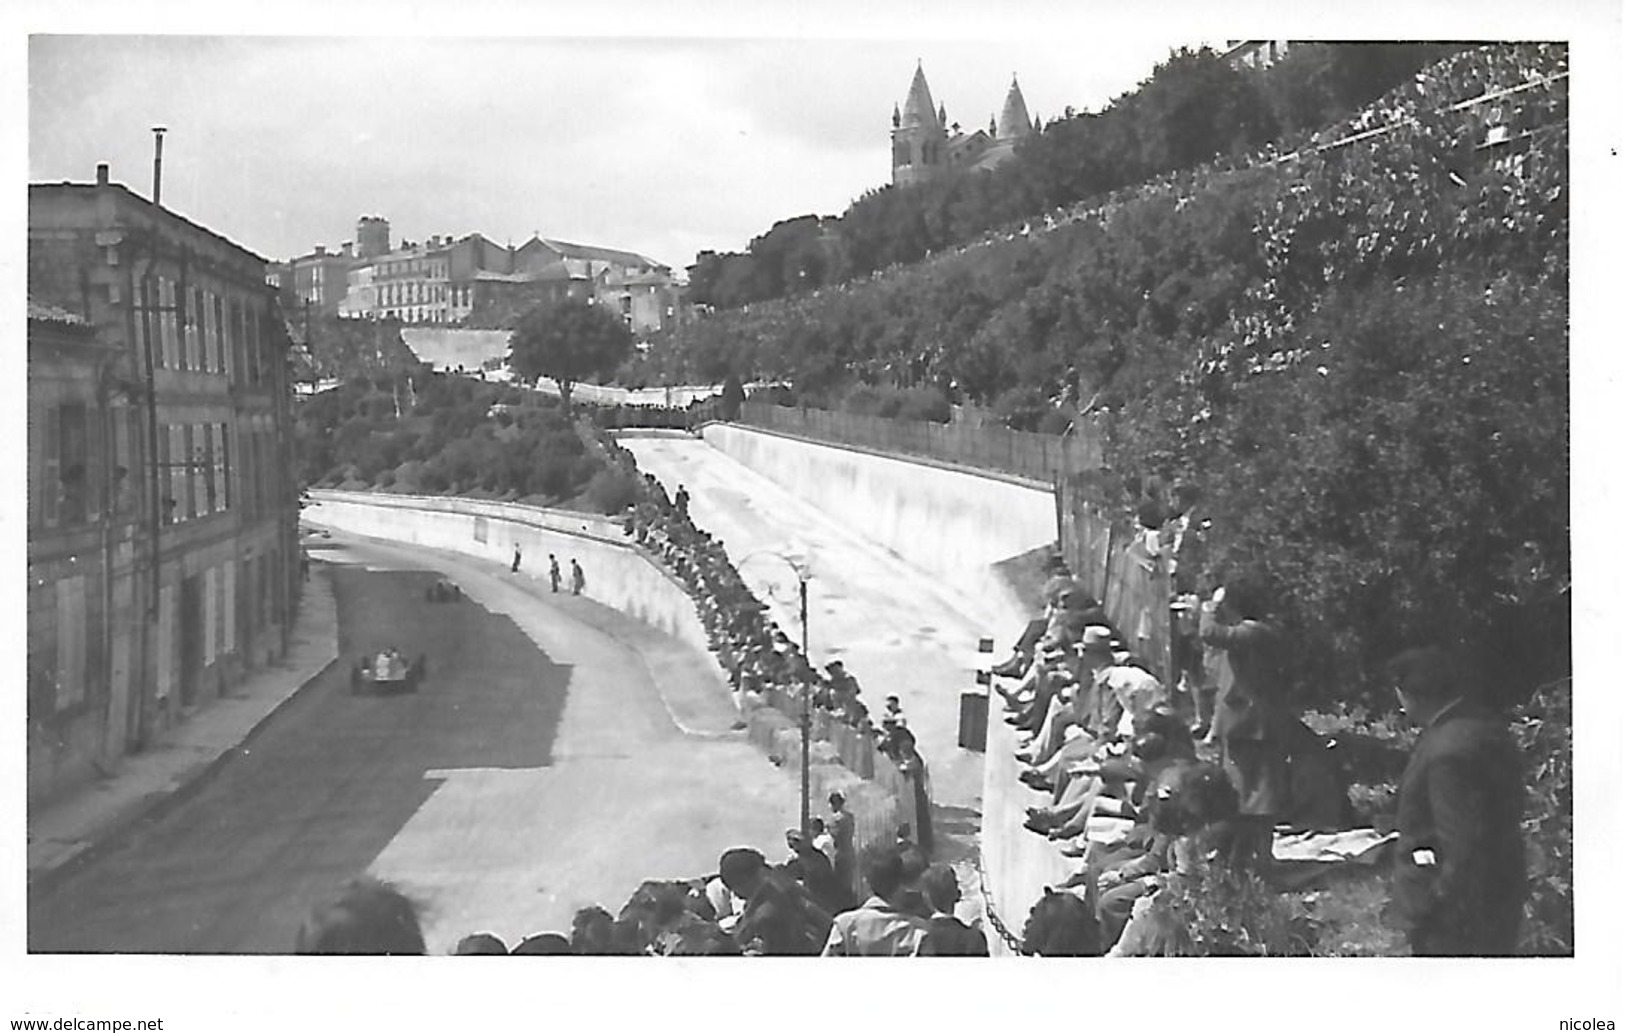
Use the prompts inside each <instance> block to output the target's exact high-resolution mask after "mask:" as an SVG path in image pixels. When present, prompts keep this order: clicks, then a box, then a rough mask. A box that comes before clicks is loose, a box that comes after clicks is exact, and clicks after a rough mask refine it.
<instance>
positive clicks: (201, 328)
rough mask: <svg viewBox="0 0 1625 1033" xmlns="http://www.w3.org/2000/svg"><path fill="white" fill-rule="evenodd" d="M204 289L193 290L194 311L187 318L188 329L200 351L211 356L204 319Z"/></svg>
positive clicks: (195, 288)
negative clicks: (195, 339)
mask: <svg viewBox="0 0 1625 1033" xmlns="http://www.w3.org/2000/svg"><path fill="white" fill-rule="evenodd" d="M203 313H204V304H203V288H202V287H194V288H192V310H191V312H190V313H188V316H187V320H186V323H187V327H188V329H189V330H190V332H191V335H192V336H194V337H196V338H197V342H198V350H199V351H201V352H202V353H203V354H204V355H208V354H209V338H208V335H207V331H208V324H207V323H206V322H204V319H203Z"/></svg>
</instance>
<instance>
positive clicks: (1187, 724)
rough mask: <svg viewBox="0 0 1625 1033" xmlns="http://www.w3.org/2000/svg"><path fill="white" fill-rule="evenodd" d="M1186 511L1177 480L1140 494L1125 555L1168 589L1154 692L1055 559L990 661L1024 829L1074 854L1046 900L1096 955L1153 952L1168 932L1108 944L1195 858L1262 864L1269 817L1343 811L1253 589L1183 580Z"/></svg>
mask: <svg viewBox="0 0 1625 1033" xmlns="http://www.w3.org/2000/svg"><path fill="white" fill-rule="evenodd" d="M1199 502H1200V495H1199V493H1198V492H1196V491H1195V490H1194V489H1192V488H1191V487H1189V486H1186V485H1183V484H1181V485H1175V486H1174V488H1173V489H1172V491H1171V492H1169V493H1168V497H1167V498H1163V497H1161V495H1160V493H1150V494H1148V495H1147V496H1146V498H1145V499H1144V500H1143V501H1142V504H1141V506H1140V508H1139V517H1140V525H1141V537H1140V538H1139V539H1137V540H1136V541H1135V542H1134V543H1133V545H1132V546H1131V548H1132V549H1133V550H1134V551H1135V552H1136V554H1137V555H1139V556H1141V557H1142V558H1143V559H1144V560H1145V562H1148V563H1151V564H1157V565H1162V566H1163V567H1164V568H1165V570H1166V573H1167V575H1168V579H1167V582H1166V583H1167V584H1169V585H1170V586H1171V588H1172V590H1173V592H1174V596H1173V598H1172V599H1170V600H1168V602H1169V604H1170V606H1171V608H1172V610H1173V612H1174V614H1175V617H1174V619H1173V621H1172V625H1173V629H1174V635H1173V647H1174V648H1173V649H1172V661H1173V662H1172V664H1171V669H1170V671H1169V672H1168V673H1169V676H1170V677H1171V678H1172V679H1173V684H1172V685H1165V684H1164V682H1163V680H1162V678H1161V677H1159V674H1158V672H1159V671H1161V670H1162V665H1160V664H1157V663H1154V662H1150V661H1148V660H1147V659H1146V658H1142V657H1138V656H1136V655H1134V653H1133V651H1132V650H1131V649H1129V647H1128V646H1127V645H1126V642H1127V641H1128V639H1127V638H1126V637H1125V636H1124V635H1122V634H1121V633H1120V632H1119V631H1118V629H1117V628H1116V627H1114V626H1113V624H1112V622H1111V620H1110V619H1108V616H1107V614H1106V612H1105V610H1104V608H1103V607H1102V605H1101V604H1100V602H1099V601H1098V600H1096V599H1094V598H1093V597H1091V596H1090V595H1089V594H1088V593H1087V591H1086V590H1085V587H1084V585H1083V584H1081V583H1080V582H1078V581H1077V580H1075V579H1074V578H1073V577H1071V576H1070V574H1069V573H1068V572H1067V571H1066V569H1065V565H1064V563H1062V562H1061V561H1060V560H1059V559H1054V560H1052V561H1051V566H1050V572H1051V577H1050V579H1049V580H1048V582H1047V583H1046V585H1045V587H1044V612H1043V614H1042V615H1041V616H1040V617H1038V618H1036V619H1034V620H1033V621H1032V622H1031V623H1030V624H1029V625H1028V626H1027V628H1026V629H1025V631H1024V633H1023V634H1022V635H1021V637H1020V638H1019V639H1018V640H1017V641H1016V643H1015V646H1014V649H1013V652H1012V655H1011V656H1010V658H1009V659H1008V660H1006V661H1004V662H1003V663H1001V664H999V665H998V666H996V667H995V668H993V674H994V675H995V677H996V678H997V679H999V680H998V681H996V682H995V683H994V688H995V691H997V692H998V693H999V694H1000V696H1001V697H1002V698H1003V700H1004V704H1005V706H1004V710H1005V720H1006V721H1007V723H1009V724H1010V725H1011V726H1012V727H1013V728H1014V729H1015V730H1016V738H1017V742H1018V744H1019V748H1018V750H1017V753H1016V757H1017V760H1018V761H1019V762H1020V763H1021V765H1022V768H1023V769H1022V771H1021V772H1020V775H1019V777H1020V779H1021V781H1022V782H1023V783H1024V784H1025V785H1026V786H1028V787H1029V788H1031V789H1032V790H1034V791H1035V792H1038V793H1040V794H1042V799H1041V801H1040V802H1038V803H1035V804H1034V805H1033V806H1031V807H1029V808H1028V811H1027V820H1026V829H1027V831H1028V832H1029V833H1031V834H1034V835H1039V836H1043V837H1045V838H1047V839H1049V840H1051V841H1053V842H1054V843H1055V844H1056V848H1057V849H1058V850H1059V851H1060V852H1061V854H1062V855H1063V856H1065V857H1068V858H1074V859H1077V867H1076V870H1075V872H1074V874H1073V876H1072V877H1071V879H1070V880H1069V881H1068V882H1067V884H1066V885H1065V886H1064V887H1062V888H1061V889H1060V890H1059V891H1058V892H1060V893H1072V894H1075V895H1076V896H1077V897H1078V899H1079V900H1080V901H1081V902H1082V903H1083V905H1084V906H1085V907H1086V909H1087V910H1089V911H1090V912H1091V913H1092V914H1093V916H1094V918H1095V920H1096V921H1097V923H1098V926H1099V932H1100V935H1101V941H1100V942H1101V946H1102V947H1103V948H1111V949H1113V950H1115V951H1117V952H1119V953H1142V952H1143V953H1158V952H1163V951H1166V950H1168V949H1169V944H1170V942H1171V941H1170V939H1169V937H1171V936H1177V930H1169V929H1161V930H1160V931H1158V932H1156V933H1155V934H1153V933H1152V932H1149V931H1147V930H1145V929H1139V930H1136V931H1134V932H1133V934H1132V935H1128V934H1125V929H1128V928H1129V926H1130V918H1131V916H1132V914H1133V912H1134V908H1135V907H1136V905H1137V902H1138V901H1140V900H1142V899H1147V900H1148V899H1149V898H1150V897H1151V896H1152V895H1154V894H1155V893H1156V892H1157V891H1158V890H1160V889H1161V888H1163V887H1164V886H1166V885H1168V884H1169V883H1170V882H1171V881H1177V880H1181V879H1186V878H1189V877H1190V876H1191V873H1193V872H1196V871H1198V870H1200V869H1201V868H1202V867H1203V866H1205V865H1207V864H1209V863H1219V864H1223V865H1226V866H1233V867H1235V868H1236V869H1237V870H1241V871H1254V872H1266V871H1267V869H1268V867H1269V862H1270V851H1271V841H1272V836H1273V831H1274V828H1275V826H1276V824H1277V823H1278V822H1279V823H1284V824H1288V825H1293V826H1296V827H1300V828H1317V829H1323V828H1333V827H1338V826H1339V823H1340V822H1342V821H1344V820H1345V818H1346V815H1347V810H1348V807H1347V798H1346V793H1345V788H1344V786H1343V784H1342V782H1341V781H1340V778H1339V773H1338V770H1337V766H1336V764H1335V763H1334V762H1333V761H1332V760H1331V757H1330V755H1329V752H1328V747H1327V744H1326V743H1325V741H1324V740H1322V739H1319V738H1318V737H1316V736H1315V735H1314V734H1313V733H1312V732H1310V731H1309V729H1308V728H1307V726H1305V725H1304V724H1303V723H1302V721H1301V720H1300V719H1299V718H1298V717H1297V715H1296V714H1295V713H1293V712H1292V711H1291V709H1290V707H1289V706H1288V704H1287V701H1286V693H1285V691H1284V686H1283V683H1282V679H1281V677H1280V672H1279V658H1280V654H1281V651H1282V648H1283V646H1284V643H1283V641H1282V636H1281V635H1280V632H1279V629H1278V627H1277V626H1276V625H1275V624H1274V623H1273V621H1272V620H1271V619H1270V616H1269V600H1268V596H1267V595H1266V594H1265V592H1264V590H1263V589H1262V587H1261V586H1259V585H1258V584H1256V583H1249V582H1248V581H1247V580H1245V579H1237V580H1236V581H1234V582H1233V583H1232V584H1231V585H1229V586H1228V587H1219V588H1216V589H1208V587H1207V586H1205V585H1199V583H1198V582H1197V580H1196V576H1197V574H1198V573H1199V572H1200V570H1201V566H1200V564H1201V561H1202V556H1203V549H1204V544H1203V543H1204V538H1205V534H1206V531H1207V528H1208V526H1209V523H1208V521H1206V520H1205V519H1204V518H1203V516H1202V514H1201V511H1200V508H1199ZM1198 589H1204V591H1199V590H1198ZM1204 595H1206V598H1204ZM1198 737H1200V738H1201V743H1202V747H1203V748H1202V751H1201V753H1200V754H1199V752H1198V743H1197V739H1198ZM1204 755H1205V756H1206V757H1208V758H1210V759H1212V760H1214V761H1216V763H1208V762H1204V760H1203V756H1204ZM1040 903H1041V905H1043V906H1045V907H1046V908H1061V907H1063V905H1062V904H1061V903H1059V902H1058V901H1047V902H1046V901H1041V902H1040ZM1067 906H1070V905H1067ZM1141 912H1142V914H1143V915H1145V916H1146V917H1145V918H1144V922H1145V923H1149V924H1155V923H1156V922H1157V921H1159V920H1160V921H1161V922H1162V924H1163V925H1166V924H1167V921H1166V918H1165V917H1164V918H1162V919H1158V918H1156V917H1153V913H1152V912H1151V911H1149V910H1148V909H1147V908H1145V907H1144V906H1141ZM1114 944H1115V945H1116V946H1113V945H1114Z"/></svg>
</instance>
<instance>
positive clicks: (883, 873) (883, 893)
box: [824, 846, 931, 958]
mask: <svg viewBox="0 0 1625 1033" xmlns="http://www.w3.org/2000/svg"><path fill="white" fill-rule="evenodd" d="M863 877H864V881H865V882H867V883H868V884H869V893H870V896H869V899H867V900H865V901H864V902H863V903H862V904H860V905H858V907H856V908H855V909H853V910H851V911H847V912H845V913H844V914H840V915H836V916H835V922H834V924H833V925H832V926H831V927H830V931H829V941H828V942H827V943H826V944H825V945H824V956H825V957H836V958H839V957H863V958H893V957H912V956H913V955H915V954H918V953H919V950H920V944H921V943H922V942H923V941H924V940H925V935H926V933H927V932H928V931H929V930H930V928H931V923H930V921H929V920H927V919H925V918H922V917H921V916H919V915H917V914H914V913H913V912H912V911H911V909H910V908H909V907H908V903H907V901H906V900H905V899H904V897H905V886H904V883H905V878H906V874H905V871H904V863H903V851H902V849H900V848H899V847H896V846H885V847H871V848H869V849H868V850H866V851H865V852H864V858H863Z"/></svg>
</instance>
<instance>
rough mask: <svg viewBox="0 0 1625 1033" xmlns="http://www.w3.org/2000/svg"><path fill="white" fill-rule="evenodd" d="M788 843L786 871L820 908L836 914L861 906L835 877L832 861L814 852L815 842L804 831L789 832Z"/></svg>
mask: <svg viewBox="0 0 1625 1033" xmlns="http://www.w3.org/2000/svg"><path fill="white" fill-rule="evenodd" d="M784 842H785V845H786V846H788V847H789V848H790V858H789V860H787V861H785V863H784V865H783V867H782V871H783V872H784V874H786V875H788V876H789V877H790V878H791V879H794V880H795V881H796V882H798V883H800V884H801V885H802V886H804V887H806V890H807V892H808V893H810V894H812V898H813V899H814V900H815V901H817V902H818V906H819V907H821V908H823V909H824V910H825V911H828V912H829V913H830V914H832V915H833V914H839V913H840V912H842V911H846V910H849V909H850V908H851V907H852V906H853V905H854V904H856V903H857V901H855V900H854V899H852V891H851V890H850V889H848V888H847V887H845V886H843V885H841V882H840V880H838V879H837V878H836V877H835V866H834V865H832V864H830V861H829V858H827V857H825V856H824V855H823V854H821V853H819V852H818V851H817V850H815V849H813V845H812V842H811V841H810V840H808V838H807V837H806V835H804V834H803V833H802V831H801V830H800V829H789V830H788V831H786V832H785V834H784Z"/></svg>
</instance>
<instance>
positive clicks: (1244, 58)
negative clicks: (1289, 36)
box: [1223, 39, 1291, 68]
mask: <svg viewBox="0 0 1625 1033" xmlns="http://www.w3.org/2000/svg"><path fill="white" fill-rule="evenodd" d="M1290 46H1291V44H1290V43H1288V42H1287V41H1286V40H1284V39H1230V40H1225V50H1224V55H1223V56H1224V59H1225V60H1226V61H1228V62H1230V67H1232V68H1268V67H1269V66H1270V65H1273V64H1274V63H1275V62H1277V61H1279V60H1281V58H1282V57H1283V56H1285V55H1286V52H1287V50H1288V49H1289V48H1290Z"/></svg>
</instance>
